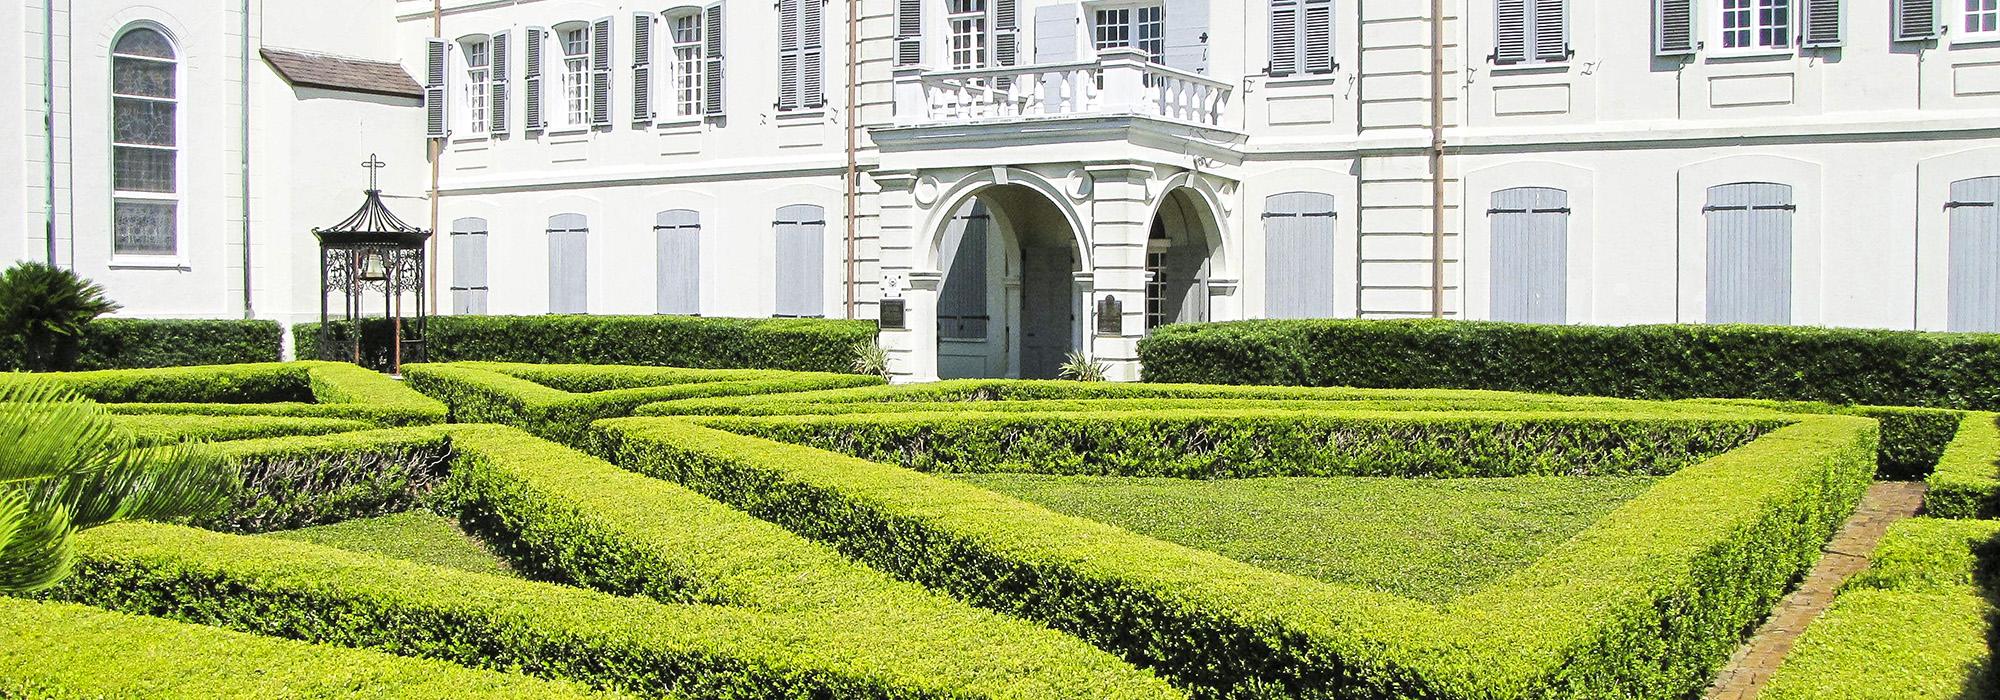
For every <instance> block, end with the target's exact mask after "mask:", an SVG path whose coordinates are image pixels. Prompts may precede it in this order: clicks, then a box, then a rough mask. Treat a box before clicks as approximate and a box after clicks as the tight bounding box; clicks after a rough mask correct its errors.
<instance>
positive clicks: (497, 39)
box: [486, 32, 514, 136]
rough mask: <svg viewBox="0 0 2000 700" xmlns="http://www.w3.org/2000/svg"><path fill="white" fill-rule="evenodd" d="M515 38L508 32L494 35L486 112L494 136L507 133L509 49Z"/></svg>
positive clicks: (509, 75)
mask: <svg viewBox="0 0 2000 700" xmlns="http://www.w3.org/2000/svg"><path fill="white" fill-rule="evenodd" d="M513 38H514V37H513V35H512V34H509V33H507V32H496V33H494V35H493V49H492V51H493V67H492V70H490V71H488V72H487V74H488V77H489V78H490V79H491V81H492V84H491V85H489V86H487V88H486V96H487V100H488V101H489V102H490V103H491V105H490V107H489V108H488V110H487V113H486V121H487V125H488V128H489V129H490V130H491V132H492V134H493V135H494V136H499V135H502V134H505V133H507V107H508V100H507V84H508V82H509V78H510V77H511V74H510V73H508V72H507V71H509V70H511V68H512V66H511V62H510V61H509V60H508V51H509V50H510V49H509V47H510V45H511V44H510V42H511V41H512V40H513Z"/></svg>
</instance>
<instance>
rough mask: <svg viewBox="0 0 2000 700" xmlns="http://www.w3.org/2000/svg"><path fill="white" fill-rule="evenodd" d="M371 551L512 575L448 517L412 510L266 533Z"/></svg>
mask: <svg viewBox="0 0 2000 700" xmlns="http://www.w3.org/2000/svg"><path fill="white" fill-rule="evenodd" d="M262 536H263V537H276V538H280V539H287V540H297V541H300V542H310V543H313V544H317V545H324V546H327V547H336V548H339V549H345V550H348V551H350V552H365V553H368V554H380V555H382V556H385V557H394V558H397V559H402V560H406V561H414V562H420V563H424V564H436V565H438V566H445V567H450V568H453V569H458V570H461V571H470V572H473V573H479V574H498V575H502V576H512V575H513V574H512V573H511V572H510V571H509V570H508V568H507V565H506V564H505V563H504V562H502V561H500V558H499V557H496V556H494V555H493V553H492V552H489V551H487V550H486V548H485V547H484V546H481V545H480V544H479V542H478V541H476V540H474V539H472V538H471V537H470V536H468V535H466V534H465V533H464V532H463V531H461V530H459V529H458V524H457V523H455V522H453V521H451V520H450V519H448V518H445V517H443V516H440V515H437V514H435V513H432V512H430V511H426V510H412V511H409V512H405V513H397V514H394V515H384V516H381V517H376V518H364V519H361V520H349V521H347V522H342V523H334V524H332V525H321V526H318V527H308V528H300V529H297V530H285V531H282V532H272V533H267V534H265V535H262Z"/></svg>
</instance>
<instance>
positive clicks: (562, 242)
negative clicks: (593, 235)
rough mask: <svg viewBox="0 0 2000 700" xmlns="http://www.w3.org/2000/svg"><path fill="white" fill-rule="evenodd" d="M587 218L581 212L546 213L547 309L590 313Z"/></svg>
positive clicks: (557, 312) (553, 312)
mask: <svg viewBox="0 0 2000 700" xmlns="http://www.w3.org/2000/svg"><path fill="white" fill-rule="evenodd" d="M589 300H590V222H589V220H587V219H585V218H584V217H583V215H582V214H557V215H555V216H551V217H549V313H552V314H581V313H589V310H590V309H589V307H590V304H589Z"/></svg>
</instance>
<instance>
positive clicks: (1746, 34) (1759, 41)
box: [1714, 0, 1792, 53]
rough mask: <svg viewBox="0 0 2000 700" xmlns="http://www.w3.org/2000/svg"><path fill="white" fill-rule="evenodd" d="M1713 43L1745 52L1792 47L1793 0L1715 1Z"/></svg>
mask: <svg viewBox="0 0 2000 700" xmlns="http://www.w3.org/2000/svg"><path fill="white" fill-rule="evenodd" d="M1718 2H1719V3H1720V6H1719V7H1718V8H1717V10H1718V11H1717V12H1716V13H1715V15H1716V16H1715V29H1714V31H1715V32H1716V38H1715V46H1717V47H1720V49H1721V50H1722V51H1723V52H1728V53H1744V52H1761V51H1778V50H1784V49H1789V48H1792V0H1718Z"/></svg>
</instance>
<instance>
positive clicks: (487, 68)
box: [459, 36, 493, 136]
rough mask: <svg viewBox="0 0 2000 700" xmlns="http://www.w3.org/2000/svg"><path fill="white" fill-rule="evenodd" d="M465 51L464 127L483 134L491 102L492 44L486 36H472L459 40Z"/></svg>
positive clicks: (471, 131) (474, 132) (485, 129)
mask: <svg viewBox="0 0 2000 700" xmlns="http://www.w3.org/2000/svg"><path fill="white" fill-rule="evenodd" d="M459 45H460V46H462V47H463V49H464V52H465V89H464V90H463V94H464V95H465V107H466V109H465V114H466V124H465V126H466V129H467V130H468V131H469V132H470V133H473V134H478V135H481V136H484V135H485V134H486V132H487V115H488V114H489V112H488V109H489V108H490V106H491V103H490V102H488V92H487V91H488V90H490V89H491V88H492V86H493V83H492V77H491V71H492V65H493V55H492V53H491V51H490V49H491V47H492V44H490V43H488V41H487V38H486V37H483V36H482V37H472V38H468V39H465V40H463V41H460V42H459Z"/></svg>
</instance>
